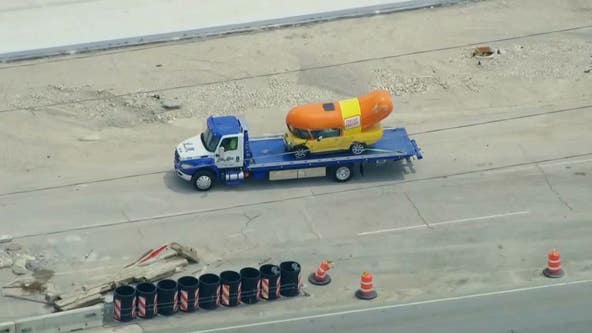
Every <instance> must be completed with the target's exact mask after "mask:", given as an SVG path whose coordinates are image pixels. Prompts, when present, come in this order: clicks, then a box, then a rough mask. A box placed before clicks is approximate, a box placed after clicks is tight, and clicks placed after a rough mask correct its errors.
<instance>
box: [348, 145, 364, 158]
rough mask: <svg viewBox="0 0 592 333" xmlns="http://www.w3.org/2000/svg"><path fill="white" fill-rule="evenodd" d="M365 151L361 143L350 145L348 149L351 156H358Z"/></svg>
mask: <svg viewBox="0 0 592 333" xmlns="http://www.w3.org/2000/svg"><path fill="white" fill-rule="evenodd" d="M365 150H366V145H365V144H363V143H361V142H354V143H352V145H351V147H349V151H350V152H351V153H352V154H353V155H360V154H361V153H363V152H364V151H365Z"/></svg>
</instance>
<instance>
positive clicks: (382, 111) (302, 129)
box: [286, 90, 393, 139]
mask: <svg viewBox="0 0 592 333" xmlns="http://www.w3.org/2000/svg"><path fill="white" fill-rule="evenodd" d="M392 111H393V102H392V100H391V96H390V93H389V92H388V91H386V90H375V91H372V92H370V93H368V94H366V95H363V96H358V97H356V98H350V99H345V100H340V101H338V102H330V103H314V104H304V105H299V106H297V107H295V108H293V109H291V110H290V111H289V112H288V114H287V116H286V124H287V125H288V129H289V130H290V132H291V133H292V134H293V135H294V136H296V137H298V138H301V139H311V138H316V137H318V136H322V137H334V136H340V135H348V134H353V133H355V132H360V131H364V130H367V129H370V128H372V127H373V126H374V125H376V124H377V123H379V122H380V121H381V120H383V119H384V118H386V117H388V115H389V114H390V113H391V112H392Z"/></svg>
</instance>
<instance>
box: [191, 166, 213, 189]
mask: <svg viewBox="0 0 592 333" xmlns="http://www.w3.org/2000/svg"><path fill="white" fill-rule="evenodd" d="M214 180H215V178H214V174H213V173H212V172H210V171H206V170H203V171H197V172H195V174H194V175H193V177H192V178H191V182H192V183H193V186H195V189H196V190H198V191H208V190H209V189H211V188H212V186H214Z"/></svg>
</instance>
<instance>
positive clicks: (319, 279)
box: [308, 260, 333, 286]
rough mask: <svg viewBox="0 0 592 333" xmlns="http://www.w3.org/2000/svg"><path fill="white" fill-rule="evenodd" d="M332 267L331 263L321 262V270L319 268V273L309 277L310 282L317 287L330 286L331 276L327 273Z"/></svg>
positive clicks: (327, 261)
mask: <svg viewBox="0 0 592 333" xmlns="http://www.w3.org/2000/svg"><path fill="white" fill-rule="evenodd" d="M332 266H333V263H332V262H331V261H329V260H323V262H321V264H320V265H319V268H317V271H316V272H314V273H311V274H310V275H309V276H308V282H310V283H312V284H314V285H317V286H324V285H326V284H329V283H330V282H331V276H329V274H327V271H328V270H330V269H331V267H332Z"/></svg>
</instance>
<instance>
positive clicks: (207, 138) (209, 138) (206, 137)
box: [201, 128, 220, 152]
mask: <svg viewBox="0 0 592 333" xmlns="http://www.w3.org/2000/svg"><path fill="white" fill-rule="evenodd" d="M201 142H202V143H203V145H204V147H205V148H206V149H207V150H208V151H211V152H214V151H215V150H216V147H217V146H218V142H220V137H219V136H215V135H214V133H212V131H210V129H209V128H208V129H206V130H205V132H203V133H202V134H201Z"/></svg>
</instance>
